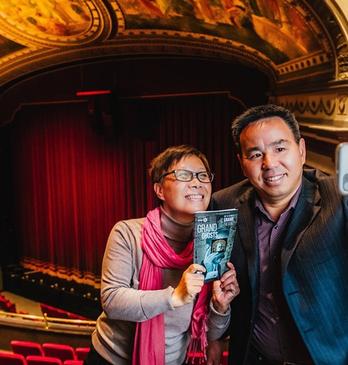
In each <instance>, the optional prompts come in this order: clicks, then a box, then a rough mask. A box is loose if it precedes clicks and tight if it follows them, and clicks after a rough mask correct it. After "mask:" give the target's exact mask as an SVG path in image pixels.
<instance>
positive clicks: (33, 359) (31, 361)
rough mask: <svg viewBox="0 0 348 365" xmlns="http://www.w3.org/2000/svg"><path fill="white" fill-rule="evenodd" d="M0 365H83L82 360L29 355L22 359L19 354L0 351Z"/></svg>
mask: <svg viewBox="0 0 348 365" xmlns="http://www.w3.org/2000/svg"><path fill="white" fill-rule="evenodd" d="M0 365H83V361H82V360H65V361H64V362H63V361H62V360H61V359H58V358H56V357H49V356H35V355H29V356H27V357H24V356H23V355H21V354H15V353H12V352H6V351H1V350H0Z"/></svg>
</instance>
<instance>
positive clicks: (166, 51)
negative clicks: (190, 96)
mask: <svg viewBox="0 0 348 365" xmlns="http://www.w3.org/2000/svg"><path fill="white" fill-rule="evenodd" d="M106 43H107V44H106ZM19 52H20V51H19ZM164 55H165V56H173V57H178V56H179V57H195V58H202V59H207V58H208V59H216V60H221V61H227V62H228V61H232V60H233V61H239V62H241V63H243V64H245V65H248V66H251V67H253V68H256V69H258V70H259V71H260V72H262V73H264V74H266V75H267V77H268V79H269V80H270V84H271V85H272V84H273V83H275V82H276V79H277V74H276V70H275V67H274V64H273V63H272V62H271V61H270V60H269V59H268V58H266V57H262V55H261V54H260V53H259V52H257V51H255V50H252V51H251V50H250V49H248V48H247V47H245V46H238V47H236V46H234V45H233V44H232V41H226V42H224V43H222V42H211V41H207V40H205V39H199V37H192V35H190V34H188V35H187V37H186V38H185V39H178V38H177V37H175V36H172V37H171V36H169V35H167V36H158V35H156V36H154V35H152V36H148V35H146V34H145V33H143V34H141V36H139V35H137V36H134V35H131V34H128V35H123V36H119V37H118V38H117V40H109V41H107V42H104V43H102V44H101V43H100V44H94V45H89V46H88V47H71V48H66V47H64V48H61V49H59V52H57V49H35V50H33V51H32V52H28V53H27V54H26V57H25V63H23V60H22V59H14V60H13V61H12V62H11V63H9V64H4V66H3V67H2V69H1V71H2V73H0V79H1V80H2V85H1V86H2V88H3V89H6V88H7V87H10V86H11V85H14V84H16V80H18V82H19V81H20V80H22V79H25V78H28V77H32V75H35V74H37V73H39V72H43V71H44V70H47V69H50V70H53V69H59V68H61V67H65V66H67V65H71V64H78V63H81V62H89V61H97V60H103V59H110V58H113V57H139V58H141V57H148V56H154V57H163V56H164ZM67 60H69V61H67Z"/></svg>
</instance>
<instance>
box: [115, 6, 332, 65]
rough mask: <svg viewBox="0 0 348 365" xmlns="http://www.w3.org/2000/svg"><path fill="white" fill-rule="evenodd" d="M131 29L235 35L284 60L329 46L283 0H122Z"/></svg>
mask: <svg viewBox="0 0 348 365" xmlns="http://www.w3.org/2000/svg"><path fill="white" fill-rule="evenodd" d="M119 4H120V7H121V8H122V10H123V12H124V14H125V18H126V24H127V28H135V29H167V30H176V31H184V32H193V33H199V34H204V35H211V36H215V37H216V36H217V37H221V38H225V39H231V40H233V41H235V42H238V43H239V44H245V45H247V46H249V47H251V48H254V49H256V50H258V51H259V52H261V53H264V54H265V55H266V56H267V57H268V58H269V59H271V60H272V61H273V62H274V63H276V64H280V63H283V62H286V61H289V60H291V59H294V58H297V57H302V56H305V55H308V54H310V53H313V52H316V51H320V50H322V49H323V48H325V45H324V44H323V38H322V35H321V32H320V29H319V28H318V25H317V24H316V23H315V22H314V19H313V17H311V16H310V15H309V14H308V13H306V11H305V10H304V9H303V8H300V7H295V6H294V5H290V4H289V3H287V2H284V1H283V0H255V1H250V2H249V1H246V0H215V1H209V0H194V1H189V0H186V1H185V0H155V1H150V0H131V1H129V0H120V1H119Z"/></svg>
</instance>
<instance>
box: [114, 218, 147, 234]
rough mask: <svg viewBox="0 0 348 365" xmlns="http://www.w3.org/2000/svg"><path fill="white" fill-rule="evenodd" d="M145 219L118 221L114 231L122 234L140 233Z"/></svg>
mask: <svg viewBox="0 0 348 365" xmlns="http://www.w3.org/2000/svg"><path fill="white" fill-rule="evenodd" d="M144 220H145V218H144V217H142V218H133V219H125V220H121V221H118V222H117V223H116V224H115V225H114V227H113V228H112V231H114V232H120V233H129V232H138V231H141V229H142V226H143V224H144Z"/></svg>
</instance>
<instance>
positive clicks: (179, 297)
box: [172, 264, 206, 307]
mask: <svg viewBox="0 0 348 365" xmlns="http://www.w3.org/2000/svg"><path fill="white" fill-rule="evenodd" d="M205 271H206V270H205V268H204V267H203V266H202V265H199V264H191V265H190V266H189V267H188V268H187V269H186V270H185V271H184V272H183V274H182V276H181V279H180V282H179V284H178V286H177V287H176V288H175V289H174V291H173V294H172V301H173V307H180V306H182V305H184V304H188V303H191V302H192V301H193V300H194V299H195V297H196V294H198V293H199V292H200V291H201V289H202V287H203V285H204V275H203V273H204V272H205Z"/></svg>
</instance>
